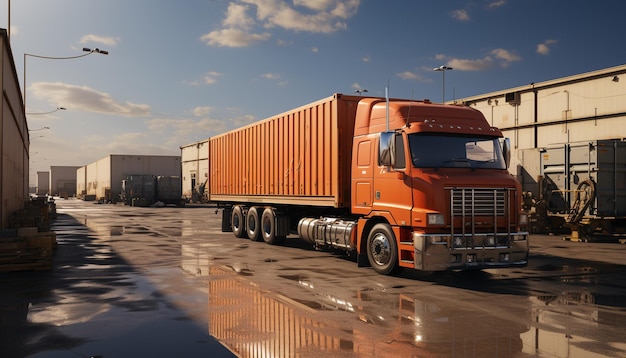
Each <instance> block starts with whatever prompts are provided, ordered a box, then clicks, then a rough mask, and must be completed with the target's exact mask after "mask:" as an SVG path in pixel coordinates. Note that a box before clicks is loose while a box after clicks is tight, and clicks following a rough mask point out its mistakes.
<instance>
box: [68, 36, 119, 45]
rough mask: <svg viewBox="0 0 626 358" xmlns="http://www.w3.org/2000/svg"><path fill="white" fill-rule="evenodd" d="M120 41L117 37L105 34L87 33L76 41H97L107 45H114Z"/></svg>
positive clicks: (84, 42) (81, 42)
mask: <svg viewBox="0 0 626 358" xmlns="http://www.w3.org/2000/svg"><path fill="white" fill-rule="evenodd" d="M119 41H120V39H119V38H118V37H106V36H98V35H94V34H88V35H85V36H83V37H81V38H80V41H78V43H80V44H86V43H91V42H95V43H99V44H103V45H107V46H115V45H117V43H118V42H119Z"/></svg>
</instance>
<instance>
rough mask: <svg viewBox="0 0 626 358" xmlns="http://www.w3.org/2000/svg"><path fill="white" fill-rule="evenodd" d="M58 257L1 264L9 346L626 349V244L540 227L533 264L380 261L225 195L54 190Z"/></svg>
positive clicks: (2, 316)
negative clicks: (273, 222) (253, 222)
mask: <svg viewBox="0 0 626 358" xmlns="http://www.w3.org/2000/svg"><path fill="white" fill-rule="evenodd" d="M57 211H58V213H59V214H58V218H57V220H56V221H55V222H54V224H53V230H54V231H55V232H56V233H57V241H58V248H57V251H56V253H55V256H54V265H53V269H52V270H51V271H43V272H37V271H34V272H28V271H25V272H10V273H2V274H0V288H1V289H0V357H116V358H117V357H228V356H241V357H293V356H300V357H318V356H320V355H324V356H327V357H398V356H403V357H450V356H454V357H579V356H580V357H587V356H596V357H624V356H626V300H625V298H626V281H625V280H624V276H625V274H626V264H625V263H624V258H625V257H626V256H625V253H626V245H623V244H618V243H581V242H569V241H564V240H562V239H561V238H560V237H557V236H533V237H531V257H530V263H529V266H528V267H526V268H523V269H507V270H504V269H503V270H485V271H481V272H448V273H434V274H433V273H421V272H417V271H412V270H404V271H402V272H401V273H400V274H398V275H396V276H391V277H389V276H381V275H378V274H376V273H375V272H374V271H373V270H372V269H371V268H359V267H357V265H356V263H355V262H354V261H352V260H350V259H349V258H346V257H343V256H342V255H338V254H333V253H328V252H318V251H315V250H312V249H311V248H310V247H308V246H307V245H306V244H305V243H304V242H302V241H301V240H298V239H291V238H290V239H288V240H287V242H286V243H285V244H284V245H282V246H270V245H267V244H265V243H258V242H251V241H249V240H244V239H236V238H234V237H233V235H232V234H231V233H223V232H221V226H220V218H221V213H220V212H219V211H217V210H216V209H215V208H212V207H206V206H195V207H184V208H177V207H164V208H138V207H127V206H116V205H109V204H100V205H98V204H93V203H91V202H83V201H79V200H57Z"/></svg>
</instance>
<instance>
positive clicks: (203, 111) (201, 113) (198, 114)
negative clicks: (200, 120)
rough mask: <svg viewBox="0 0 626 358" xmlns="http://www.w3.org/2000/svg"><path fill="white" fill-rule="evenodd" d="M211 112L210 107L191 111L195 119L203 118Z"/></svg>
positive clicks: (211, 108)
mask: <svg viewBox="0 0 626 358" xmlns="http://www.w3.org/2000/svg"><path fill="white" fill-rule="evenodd" d="M212 111H213V107H211V106H202V107H196V108H194V109H193V115H194V116H196V117H204V116H208V115H209V113H211V112H212Z"/></svg>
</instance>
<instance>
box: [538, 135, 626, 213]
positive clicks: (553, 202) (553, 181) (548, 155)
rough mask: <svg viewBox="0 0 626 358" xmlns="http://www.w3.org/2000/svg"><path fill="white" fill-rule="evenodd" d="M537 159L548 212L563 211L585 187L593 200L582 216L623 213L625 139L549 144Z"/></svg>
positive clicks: (625, 183) (573, 202)
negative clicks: (590, 184) (539, 161)
mask: <svg viewBox="0 0 626 358" xmlns="http://www.w3.org/2000/svg"><path fill="white" fill-rule="evenodd" d="M541 161H542V164H541V169H542V176H543V178H544V184H543V187H544V188H543V194H544V197H545V198H546V199H547V201H548V211H550V212H558V213H564V214H567V213H568V212H569V211H570V210H571V208H572V206H574V205H575V202H576V199H577V193H580V192H581V191H582V190H583V189H586V190H589V191H590V192H591V191H593V200H592V201H591V203H590V205H589V206H588V207H587V208H586V210H585V213H584V215H587V216H595V217H624V216H626V142H623V141H622V140H618V139H616V140H595V141H586V142H577V143H568V144H563V145H560V146H554V147H549V148H546V150H545V151H544V152H543V153H541ZM589 180H590V181H591V182H593V185H592V187H588V185H589V184H588V183H589ZM578 195H580V194H578Z"/></svg>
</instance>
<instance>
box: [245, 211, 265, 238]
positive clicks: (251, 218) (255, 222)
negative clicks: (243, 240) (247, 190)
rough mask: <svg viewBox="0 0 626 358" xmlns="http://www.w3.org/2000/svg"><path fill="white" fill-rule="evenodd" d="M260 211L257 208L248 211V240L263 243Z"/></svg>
mask: <svg viewBox="0 0 626 358" xmlns="http://www.w3.org/2000/svg"><path fill="white" fill-rule="evenodd" d="M260 222H261V220H260V217H259V211H258V210H257V208H256V206H252V207H250V209H248V214H247V215H246V231H247V233H248V239H250V240H252V241H261V239H262V238H261V225H260Z"/></svg>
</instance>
